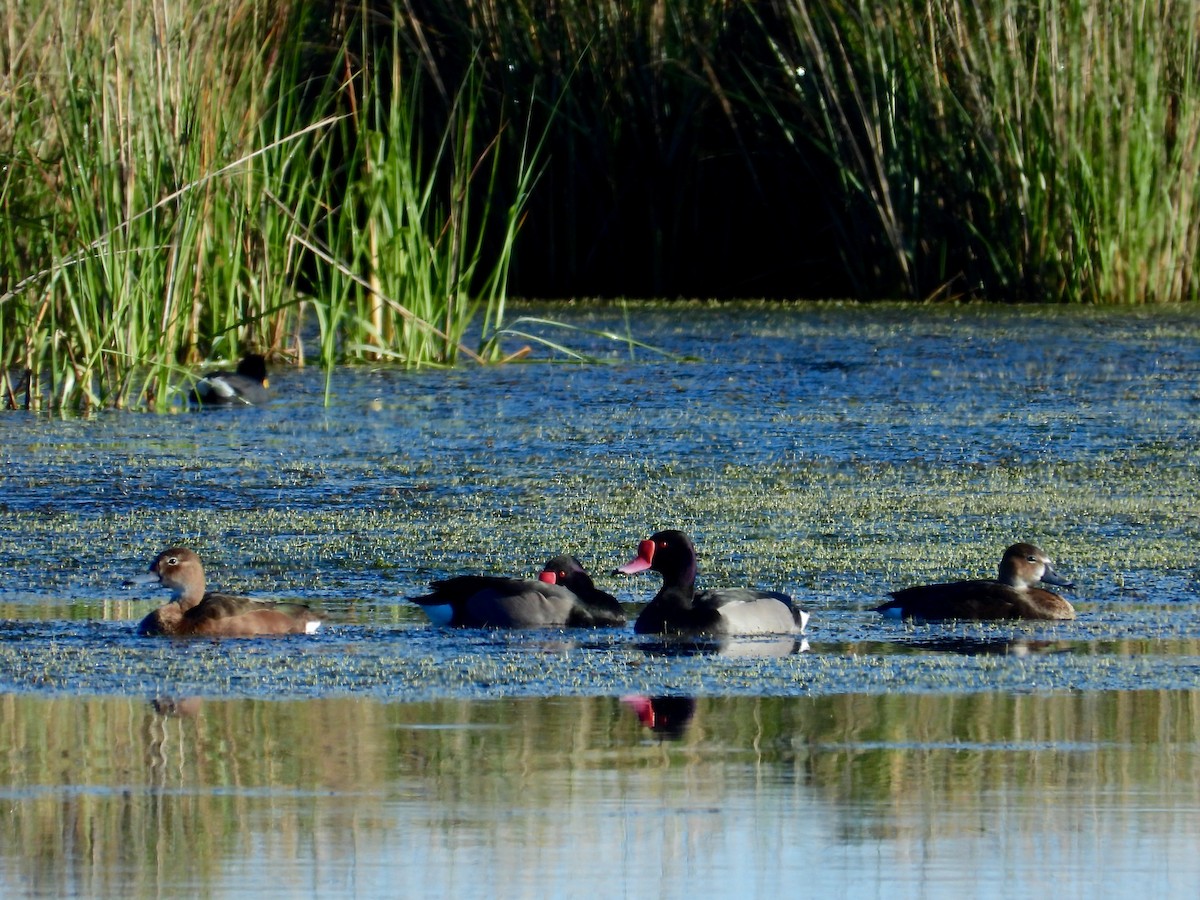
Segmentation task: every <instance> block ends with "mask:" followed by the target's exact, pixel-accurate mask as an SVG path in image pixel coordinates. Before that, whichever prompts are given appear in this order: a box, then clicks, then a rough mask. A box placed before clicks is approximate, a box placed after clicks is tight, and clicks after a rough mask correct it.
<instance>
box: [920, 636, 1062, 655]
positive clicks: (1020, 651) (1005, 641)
mask: <svg viewBox="0 0 1200 900" xmlns="http://www.w3.org/2000/svg"><path fill="white" fill-rule="evenodd" d="M908 646H910V647H912V648H914V649H916V650H929V651H933V652H940V653H958V654H960V655H962V656H1014V657H1026V656H1035V655H1038V654H1042V653H1067V652H1070V650H1071V646H1070V644H1069V643H1068V642H1067V641H1034V640H1029V639H1027V638H1012V637H1010V638H972V637H953V638H928V639H921V640H915V641H911V642H909V644H908Z"/></svg>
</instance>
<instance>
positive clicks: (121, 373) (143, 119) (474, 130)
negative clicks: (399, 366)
mask: <svg viewBox="0 0 1200 900" xmlns="http://www.w3.org/2000/svg"><path fill="white" fill-rule="evenodd" d="M349 12H350V13H354V12H355V10H349ZM358 12H360V13H361V14H362V19H363V20H364V21H365V19H366V18H367V15H366V14H367V12H368V11H367V10H366V9H363V10H359V11H358ZM5 13H6V15H7V17H8V20H9V21H8V24H9V26H10V27H9V28H8V29H7V30H6V36H7V39H8V41H9V42H8V44H7V45H6V46H4V48H3V54H2V61H3V64H4V66H5V68H6V72H5V74H6V75H7V77H8V79H9V81H10V82H11V83H13V84H14V85H16V86H17V89H16V90H15V91H14V92H13V93H12V94H11V95H10V96H9V97H8V98H7V99H3V98H0V147H3V150H0V153H3V156H4V158H3V160H2V162H3V163H4V168H3V180H0V206H2V208H3V211H4V215H5V219H6V226H7V227H6V228H5V229H4V231H3V235H2V237H0V254H3V255H2V256H0V260H2V261H3V264H2V266H0V270H2V271H3V272H4V273H5V274H4V275H3V276H0V279H2V280H0V339H2V340H3V344H2V345H0V346H2V350H0V353H2V358H0V365H3V367H4V370H5V372H6V373H7V375H8V380H7V390H6V391H5V396H4V402H5V403H6V404H7V405H10V406H24V405H28V406H42V405H49V406H53V407H85V408H95V407H121V406H126V405H149V406H152V407H154V408H159V409H163V408H167V407H169V406H171V405H175V404H177V403H178V402H180V398H181V397H182V395H183V392H186V391H187V390H188V389H189V388H190V379H191V378H192V377H193V376H192V374H191V373H192V371H193V370H192V369H191V366H192V365H193V364H194V363H196V362H198V361H200V360H201V359H204V358H226V359H228V358H236V357H237V356H238V355H239V354H240V353H242V352H244V351H245V350H246V349H247V348H251V347H252V348H255V349H258V350H260V351H262V352H266V353H268V354H270V355H272V356H274V357H275V358H290V359H292V360H294V361H296V362H303V361H304V346H303V344H302V342H301V335H302V329H303V328H304V327H305V325H306V322H308V321H310V320H315V322H316V324H317V327H318V330H319V339H318V341H317V346H318V348H319V349H318V352H319V361H320V363H321V364H322V365H324V366H326V367H331V366H333V365H334V364H335V363H337V362H341V361H343V360H346V359H354V358H377V359H378V358H387V359H393V360H399V361H402V362H405V363H408V364H422V363H428V362H453V361H454V360H455V359H456V358H457V357H458V356H459V355H460V354H463V355H468V356H472V357H475V358H482V356H481V355H480V353H479V352H477V351H475V350H471V349H469V348H467V347H466V346H465V345H464V343H463V341H464V334H465V332H466V330H467V328H468V326H469V325H470V323H471V322H472V320H473V318H474V317H475V316H476V314H477V313H478V312H479V311H480V309H481V308H483V309H485V310H486V324H487V327H488V328H489V330H490V331H492V332H494V331H496V330H497V329H499V328H500V327H501V326H502V324H503V308H504V301H505V298H506V290H507V283H506V272H507V260H500V261H499V262H498V263H497V262H496V261H495V259H494V257H493V256H491V255H489V253H488V252H487V250H486V248H485V247H484V246H483V243H482V240H483V235H484V234H485V233H489V232H488V229H492V228H496V229H498V230H499V233H500V234H502V235H506V236H507V238H506V240H504V241H502V242H501V245H502V247H503V248H504V252H505V253H511V252H512V240H511V238H512V235H513V234H515V231H516V224H517V216H518V215H519V212H520V208H521V204H522V202H523V197H524V196H525V194H526V193H527V192H528V190H529V189H530V187H531V185H532V180H533V173H534V160H533V158H532V156H530V157H525V158H524V159H522V160H521V161H520V162H519V163H518V164H516V165H513V166H510V167H509V168H508V169H507V170H504V171H505V172H513V173H515V175H514V181H513V184H512V186H511V187H509V189H508V190H507V191H506V196H507V197H509V198H511V199H510V200H509V201H508V206H507V209H506V211H501V213H500V218H499V225H498V226H496V225H494V224H493V213H494V210H493V208H492V207H491V205H490V204H489V202H488V201H487V199H486V198H487V197H488V196H490V194H491V191H492V188H494V187H495V185H496V180H497V178H499V177H501V172H502V170H501V169H500V168H499V166H498V163H497V160H498V159H499V156H500V155H499V144H498V142H497V141H496V140H495V139H494V138H495V136H494V135H486V134H483V133H481V132H480V130H479V128H478V127H477V121H476V116H475V113H474V110H473V105H474V104H478V103H479V101H480V93H479V90H478V87H477V86H473V84H472V83H471V82H468V83H467V84H466V86H465V87H464V88H463V89H462V91H461V92H459V93H457V94H453V95H451V96H448V97H446V98H445V103H444V105H445V106H447V107H448V108H449V109H450V112H449V113H448V114H442V113H441V112H440V111H439V110H436V109H426V108H425V104H426V103H427V100H426V99H423V98H422V97H421V93H420V89H419V86H420V75H419V63H418V62H417V61H415V60H413V59H411V58H410V57H409V56H408V55H405V54H403V53H401V52H400V48H399V42H398V41H396V40H394V41H393V42H392V45H391V46H390V47H389V46H387V45H384V46H383V47H382V48H379V47H374V46H371V45H369V44H368V42H367V41H366V40H364V39H363V38H362V37H361V36H360V35H358V34H357V33H355V32H354V31H353V29H351V30H350V32H349V33H348V34H346V35H343V36H342V37H341V38H340V39H339V38H337V36H336V35H331V34H330V33H329V31H330V29H329V27H328V23H326V22H324V21H323V20H321V19H320V16H319V15H318V14H315V13H313V14H310V13H309V12H308V11H307V8H306V7H304V6H302V5H296V6H295V7H294V8H293V7H292V6H290V5H288V4H281V3H270V2H266V0H245V2H243V3H240V4H235V5H234V6H232V7H221V8H219V9H218V8H210V7H206V6H205V5H203V4H199V3H196V4H192V5H190V6H188V7H187V8H185V9H183V10H180V9H178V8H177V7H176V6H175V5H173V4H167V3H165V2H161V0H153V2H150V3H139V2H135V0H108V2H106V3H101V4H84V3H78V4H71V3H69V4H66V5H61V6H58V7H57V8H55V9H49V8H47V9H46V10H44V11H42V12H34V11H32V10H30V9H24V8H21V5H19V4H18V5H13V6H9V7H8V8H7V9H6V10H5ZM351 20H352V19H351ZM14 35H24V36H25V37H24V38H23V40H22V42H20V43H15V42H14ZM338 40H341V42H342V43H341V45H339V44H338ZM322 66H324V68H322ZM393 88H394V89H393ZM429 105H430V106H432V104H429ZM439 115H442V116H443V117H444V120H445V123H446V124H445V127H444V136H443V137H442V142H441V147H440V148H438V149H437V150H436V151H433V152H431V151H430V150H429V148H428V147H427V146H426V144H427V142H428V140H429V138H428V134H429V132H430V129H429V127H427V126H422V125H419V124H418V123H417V122H416V121H414V119H415V118H416V117H418V116H421V117H426V118H429V119H433V120H439V119H438V116H439ZM439 121H440V120H439ZM517 127H520V126H517ZM426 165H427V167H426ZM481 195H482V197H483V199H480V196H481ZM480 340H481V342H482V338H481V339H480ZM481 349H482V350H483V351H484V355H489V356H494V355H495V350H494V348H493V349H489V348H488V347H487V346H483V347H481Z"/></svg>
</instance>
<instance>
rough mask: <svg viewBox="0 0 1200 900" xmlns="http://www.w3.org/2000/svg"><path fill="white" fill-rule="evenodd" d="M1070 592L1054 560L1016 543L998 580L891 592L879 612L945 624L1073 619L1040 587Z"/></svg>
mask: <svg viewBox="0 0 1200 900" xmlns="http://www.w3.org/2000/svg"><path fill="white" fill-rule="evenodd" d="M1039 581H1040V582H1045V583H1046V584H1054V585H1059V586H1061V587H1066V588H1070V587H1073V585H1072V584H1071V583H1070V582H1069V581H1067V580H1066V579H1065V578H1062V577H1060V576H1059V575H1058V574H1057V573H1056V572H1055V571H1054V567H1053V564H1052V563H1051V561H1050V557H1049V556H1047V555H1046V553H1045V551H1044V550H1042V549H1041V548H1040V547H1036V546H1034V545H1033V544H1025V543H1021V544H1013V545H1012V546H1011V547H1009V548H1008V549H1007V550H1006V551H1004V557H1003V559H1001V560H1000V571H999V573H998V577H997V578H995V579H990V578H980V579H974V580H970V581H952V582H947V583H944V584H925V585H919V586H917V587H910V588H904V589H903V590H899V591H892V593H891V597H892V599H891V600H889V601H888V602H887V603H884V604H883V605H882V606H878V607H876V612H881V613H884V614H885V615H893V616H901V617H903V618H912V619H925V620H930V621H936V620H945V619H1074V618H1075V608H1074V607H1073V606H1071V604H1070V603H1068V602H1067V601H1066V600H1065V599H1063V598H1062V597H1060V596H1059V595H1058V594H1055V593H1053V592H1052V591H1047V590H1045V589H1044V588H1039V587H1035V585H1036V584H1037V583H1038V582H1039Z"/></svg>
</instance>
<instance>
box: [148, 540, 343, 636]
mask: <svg viewBox="0 0 1200 900" xmlns="http://www.w3.org/2000/svg"><path fill="white" fill-rule="evenodd" d="M131 583H157V584H161V585H162V586H163V587H165V588H169V589H170V590H171V591H172V592H173V593H174V595H175V597H174V599H173V600H172V601H171V602H170V603H168V604H166V605H164V606H160V607H159V608H158V609H156V610H154V612H152V613H150V614H149V615H148V616H146V617H145V618H144V619H142V621H141V624H139V625H138V634H143V635H166V636H172V637H187V636H193V635H194V636H202V637H255V636H258V635H274V634H312V633H313V632H315V631H316V630H317V629H318V628H319V627H320V625H321V620H320V617H319V616H317V615H316V614H315V613H313V611H312V610H310V609H309V608H308V607H307V606H303V605H301V604H298V603H273V602H271V601H269V600H254V599H252V598H250V597H240V596H236V595H233V594H219V593H214V592H211V591H206V590H205V589H204V587H205V582H204V567H203V566H202V565H201V563H200V557H199V556H197V555H196V553H195V552H194V551H192V550H189V549H187V548H186V547H171V548H170V549H167V550H164V551H163V552H162V553H160V554H159V555H158V556H157V557H156V558H155V560H154V562H153V563H151V564H150V571H149V572H148V573H147V574H146V575H143V576H140V577H139V578H136V579H132V581H131Z"/></svg>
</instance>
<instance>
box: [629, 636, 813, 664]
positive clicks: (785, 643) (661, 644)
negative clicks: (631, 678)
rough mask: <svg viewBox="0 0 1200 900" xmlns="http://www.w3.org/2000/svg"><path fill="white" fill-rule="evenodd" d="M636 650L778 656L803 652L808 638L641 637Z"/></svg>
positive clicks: (665, 653)
mask: <svg viewBox="0 0 1200 900" xmlns="http://www.w3.org/2000/svg"><path fill="white" fill-rule="evenodd" d="M637 647H638V649H640V650H642V652H644V653H648V654H650V655H651V656H726V657H731V658H754V657H758V658H762V659H769V658H781V657H784V656H791V655H792V654H794V653H807V652H808V649H809V646H808V638H805V637H801V636H798V635H791V634H776V635H768V636H765V637H752V636H746V637H725V638H716V637H713V638H703V637H701V638H661V639H656V640H649V641H648V640H642V641H638V643H637Z"/></svg>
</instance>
